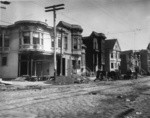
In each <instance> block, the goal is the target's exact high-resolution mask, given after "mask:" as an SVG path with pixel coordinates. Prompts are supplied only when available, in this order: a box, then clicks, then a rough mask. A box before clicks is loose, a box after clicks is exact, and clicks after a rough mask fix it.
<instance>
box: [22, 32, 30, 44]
mask: <svg viewBox="0 0 150 118" xmlns="http://www.w3.org/2000/svg"><path fill="white" fill-rule="evenodd" d="M23 42H24V44H30V32H23Z"/></svg>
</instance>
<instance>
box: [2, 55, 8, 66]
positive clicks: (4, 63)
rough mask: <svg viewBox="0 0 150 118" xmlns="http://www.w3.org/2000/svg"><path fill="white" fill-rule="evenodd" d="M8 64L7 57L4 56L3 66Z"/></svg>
mask: <svg viewBox="0 0 150 118" xmlns="http://www.w3.org/2000/svg"><path fill="white" fill-rule="evenodd" d="M6 65H7V57H6V56H3V57H2V66H6Z"/></svg>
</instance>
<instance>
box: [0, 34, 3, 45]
mask: <svg viewBox="0 0 150 118" xmlns="http://www.w3.org/2000/svg"><path fill="white" fill-rule="evenodd" d="M2 43H3V35H2V34H0V47H2V46H3V44H2Z"/></svg>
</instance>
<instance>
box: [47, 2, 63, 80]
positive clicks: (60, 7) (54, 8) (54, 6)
mask: <svg viewBox="0 0 150 118" xmlns="http://www.w3.org/2000/svg"><path fill="white" fill-rule="evenodd" d="M62 6H64V4H58V5H53V6H48V7H45V12H50V11H53V18H54V19H53V20H54V21H53V23H54V80H55V79H56V74H57V63H56V11H57V10H61V9H64V7H62Z"/></svg>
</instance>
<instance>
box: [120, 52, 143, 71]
mask: <svg viewBox="0 0 150 118" xmlns="http://www.w3.org/2000/svg"><path fill="white" fill-rule="evenodd" d="M136 67H138V69H140V67H141V64H140V54H139V52H138V51H133V50H126V51H122V52H121V68H120V69H121V73H122V74H126V73H127V71H128V70H131V71H132V72H135V68H136Z"/></svg>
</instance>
